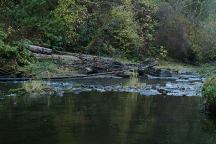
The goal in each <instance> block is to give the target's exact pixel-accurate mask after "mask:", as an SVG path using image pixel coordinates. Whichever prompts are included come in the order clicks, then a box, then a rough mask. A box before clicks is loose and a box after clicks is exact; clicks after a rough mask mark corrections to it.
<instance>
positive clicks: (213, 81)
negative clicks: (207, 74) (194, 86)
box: [202, 75, 216, 114]
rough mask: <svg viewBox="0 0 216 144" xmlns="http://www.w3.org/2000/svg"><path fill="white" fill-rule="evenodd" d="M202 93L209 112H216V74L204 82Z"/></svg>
mask: <svg viewBox="0 0 216 144" xmlns="http://www.w3.org/2000/svg"><path fill="white" fill-rule="evenodd" d="M202 95H203V100H204V103H205V104H206V106H207V108H208V110H209V112H212V113H213V114H216V75H214V76H212V77H211V78H210V79H209V80H208V81H207V82H206V83H205V84H204V87H203V89H202Z"/></svg>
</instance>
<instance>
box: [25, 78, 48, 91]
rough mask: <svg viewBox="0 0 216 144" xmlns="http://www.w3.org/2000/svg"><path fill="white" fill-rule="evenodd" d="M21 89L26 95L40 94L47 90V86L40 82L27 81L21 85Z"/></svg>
mask: <svg viewBox="0 0 216 144" xmlns="http://www.w3.org/2000/svg"><path fill="white" fill-rule="evenodd" d="M22 88H23V89H24V90H25V91H26V92H27V93H34V92H42V91H44V90H45V89H48V86H47V85H45V84H43V82H42V81H36V80H34V81H27V82H24V83H23V84H22Z"/></svg>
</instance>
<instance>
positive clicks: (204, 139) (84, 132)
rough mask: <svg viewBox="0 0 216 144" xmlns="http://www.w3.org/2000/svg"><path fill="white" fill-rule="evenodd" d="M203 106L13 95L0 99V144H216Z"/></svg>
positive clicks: (155, 99)
mask: <svg viewBox="0 0 216 144" xmlns="http://www.w3.org/2000/svg"><path fill="white" fill-rule="evenodd" d="M117 81H118V80H117ZM16 85H19V84H7V83H4V84H0V86H1V90H4V91H6V90H7V88H8V87H14V86H16ZM200 104H201V97H199V96H190V97H186V96H165V95H164V96H145V95H143V94H139V93H125V92H98V91H83V92H79V93H74V92H70V91H67V92H64V93H63V95H61V96H59V95H55V94H53V95H46V96H44V95H43V96H40V95H38V96H35V95H31V94H28V95H27V94H24V95H17V96H14V95H10V96H7V97H4V98H2V99H0V144H216V121H215V120H214V119H210V118H208V117H207V116H206V115H204V114H203V113H201V112H200V107H201V105H200Z"/></svg>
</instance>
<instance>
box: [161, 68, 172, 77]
mask: <svg viewBox="0 0 216 144" xmlns="http://www.w3.org/2000/svg"><path fill="white" fill-rule="evenodd" d="M160 77H172V72H171V71H169V70H166V69H161V71H160Z"/></svg>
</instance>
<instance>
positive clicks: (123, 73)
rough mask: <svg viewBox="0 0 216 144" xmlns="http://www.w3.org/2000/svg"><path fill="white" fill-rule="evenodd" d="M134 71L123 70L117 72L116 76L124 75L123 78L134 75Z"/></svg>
mask: <svg viewBox="0 0 216 144" xmlns="http://www.w3.org/2000/svg"><path fill="white" fill-rule="evenodd" d="M132 74H133V73H132V72H130V71H123V72H118V73H117V74H116V76H119V77H122V78H130V76H131V75H132Z"/></svg>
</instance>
